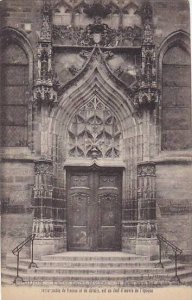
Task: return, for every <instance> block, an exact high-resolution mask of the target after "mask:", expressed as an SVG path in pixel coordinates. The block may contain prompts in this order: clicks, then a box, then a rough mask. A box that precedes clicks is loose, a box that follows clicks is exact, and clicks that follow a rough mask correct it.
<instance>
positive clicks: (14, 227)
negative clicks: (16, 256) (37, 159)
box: [0, 161, 34, 259]
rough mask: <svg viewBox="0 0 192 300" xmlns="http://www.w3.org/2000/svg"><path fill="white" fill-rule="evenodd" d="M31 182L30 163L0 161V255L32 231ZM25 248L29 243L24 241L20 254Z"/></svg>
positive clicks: (32, 176) (28, 247)
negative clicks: (0, 216) (0, 212)
mask: <svg viewBox="0 0 192 300" xmlns="http://www.w3.org/2000/svg"><path fill="white" fill-rule="evenodd" d="M33 184H34V170H33V163H31V162H29V163H28V162H25V163H24V162H22V161H19V162H18V161H9V162H4V163H1V175H0V187H1V209H2V213H3V214H2V219H1V220H2V227H1V228H2V233H1V238H2V240H1V242H2V244H1V245H2V248H1V249H2V259H4V257H5V256H6V254H10V253H11V250H13V248H15V247H16V246H17V245H18V244H19V243H20V242H22V241H23V240H24V239H25V238H27V237H28V236H29V235H30V234H31V233H32V223H33V208H32V205H33V203H32V187H33ZM29 251H30V245H26V247H24V250H23V251H22V255H29Z"/></svg>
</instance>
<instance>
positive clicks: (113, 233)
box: [67, 96, 122, 251]
mask: <svg viewBox="0 0 192 300" xmlns="http://www.w3.org/2000/svg"><path fill="white" fill-rule="evenodd" d="M120 153H121V127H120V124H119V121H118V119H117V117H116V116H115V114H114V113H113V112H112V111H111V110H110V109H109V108H108V107H107V106H106V105H105V104H104V103H103V102H102V101H100V99H98V98H97V97H96V96H95V97H93V98H92V99H91V100H90V101H88V102H87V103H86V104H84V105H83V106H81V107H80V108H79V109H78V111H77V112H76V113H75V115H74V116H73V117H72V119H71V121H70V123H69V125H68V162H69V161H70V162H71V164H70V163H69V165H68V167H67V237H68V238H67V239H68V243H67V248H68V250H69V251H74V250H78V251H82V250H83V251H117V250H120V249H121V202H122V199H121V198H122V196H121V195H122V169H121V168H120V167H115V166H114V162H115V161H120Z"/></svg>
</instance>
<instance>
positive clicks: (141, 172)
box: [137, 164, 155, 176]
mask: <svg viewBox="0 0 192 300" xmlns="http://www.w3.org/2000/svg"><path fill="white" fill-rule="evenodd" d="M137 175H138V176H155V164H145V165H139V166H138V167H137Z"/></svg>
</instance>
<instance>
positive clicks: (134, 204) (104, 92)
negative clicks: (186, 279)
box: [0, 0, 192, 258]
mask: <svg viewBox="0 0 192 300" xmlns="http://www.w3.org/2000/svg"><path fill="white" fill-rule="evenodd" d="M0 5H1V22H2V24H1V31H0V40H1V122H2V124H1V177H0V180H1V191H2V192H1V198H2V257H3V258H4V257H5V256H6V255H7V254H9V253H10V252H11V250H12V249H13V248H14V247H15V246H16V245H17V244H18V243H19V242H21V241H22V240H24V239H25V238H26V237H27V236H29V235H30V234H31V233H35V234H36V239H35V250H34V251H35V255H36V256H37V257H39V256H41V255H43V254H54V253H57V252H64V251H76V250H78V251H123V252H128V253H135V254H141V255H148V256H150V257H155V256H156V255H157V254H158V240H157V236H156V235H157V233H160V234H162V235H163V236H165V237H166V238H167V239H168V240H170V241H171V242H173V243H174V244H175V245H177V246H178V247H180V248H181V249H182V250H183V254H184V255H185V256H190V255H191V254H192V235H191V225H192V215H191V211H192V210H191V208H192V184H191V177H192V165H191V164H192V127H191V126H192V123H191V88H190V82H191V63H190V28H189V7H188V3H187V1H184V0H175V1H165V0H151V1H150V2H148V1H141V0H134V1H128V0H125V1H115V0H114V1H99V0H98V1H72V0H71V1H67V0H66V1H65V0H60V1H52V2H51V1H42V0H35V1H28V0H17V1H13V0H7V1H5V0H3V1H2V2H1V3H0ZM29 249H30V248H29V247H25V249H24V251H23V255H28V252H29Z"/></svg>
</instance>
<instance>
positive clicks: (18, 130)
mask: <svg viewBox="0 0 192 300" xmlns="http://www.w3.org/2000/svg"><path fill="white" fill-rule="evenodd" d="M1 86H2V97H1V98H2V100H1V125H2V128H1V129H2V134H1V145H2V146H7V147H23V146H27V144H28V141H27V140H28V136H27V135H28V134H27V123H28V120H27V118H28V114H27V96H28V91H29V62H28V57H27V55H26V53H25V51H24V50H23V49H22V48H21V47H20V45H18V44H16V43H15V42H9V43H7V44H6V45H5V47H4V49H3V53H2V64H1Z"/></svg>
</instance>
